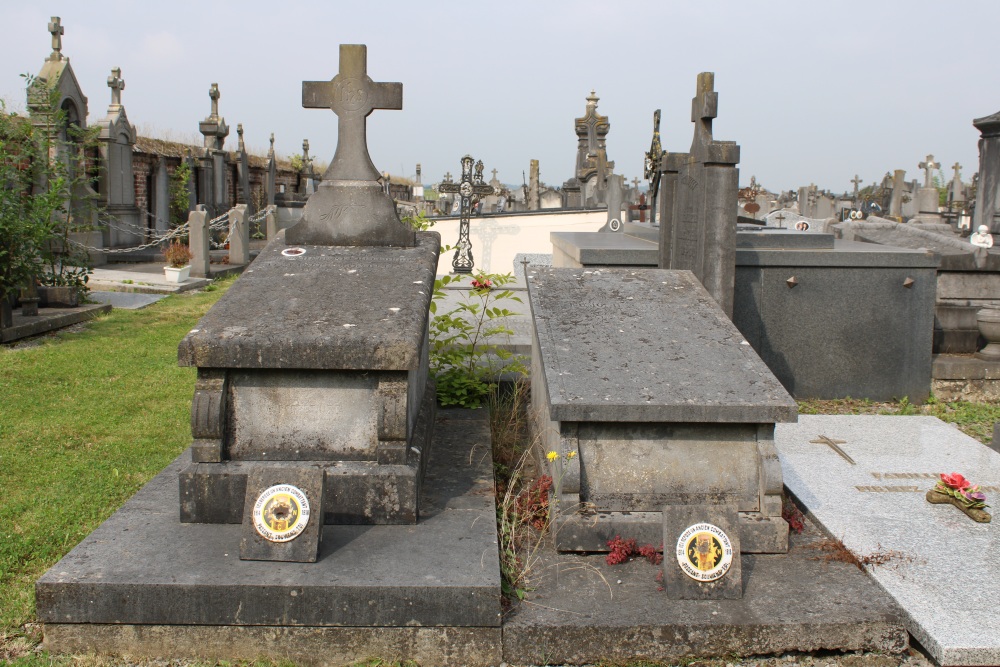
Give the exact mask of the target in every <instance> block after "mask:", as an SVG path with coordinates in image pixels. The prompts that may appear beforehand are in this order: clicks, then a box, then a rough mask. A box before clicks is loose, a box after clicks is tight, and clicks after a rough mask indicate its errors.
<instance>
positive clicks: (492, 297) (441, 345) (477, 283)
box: [430, 273, 527, 408]
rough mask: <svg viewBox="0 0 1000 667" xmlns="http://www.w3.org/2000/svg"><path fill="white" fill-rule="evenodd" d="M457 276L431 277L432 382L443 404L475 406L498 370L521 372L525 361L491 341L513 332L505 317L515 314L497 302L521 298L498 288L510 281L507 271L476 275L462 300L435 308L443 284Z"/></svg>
mask: <svg viewBox="0 0 1000 667" xmlns="http://www.w3.org/2000/svg"><path fill="white" fill-rule="evenodd" d="M458 280H460V277H459V276H449V275H446V276H442V277H441V278H438V279H437V280H435V281H434V297H433V299H432V301H431V313H432V314H433V318H432V319H431V323H430V366H431V374H432V375H433V376H434V380H435V382H436V383H437V397H438V402H439V403H440V404H441V406H442V407H450V406H458V407H463V408H478V407H480V406H482V404H483V401H484V400H485V399H486V398H487V396H488V395H489V393H490V391H491V390H492V389H494V388H495V387H496V382H497V381H496V378H497V376H498V375H499V373H500V371H501V370H504V371H507V372H512V373H521V374H524V373H526V372H527V366H526V364H525V363H524V359H523V358H522V357H520V356H516V355H514V354H513V353H512V352H510V351H509V350H506V349H504V348H503V347H501V346H500V345H497V344H496V343H493V342H491V341H492V340H495V339H496V337H506V336H511V335H513V333H514V331H513V330H512V329H510V327H508V326H507V324H506V322H505V318H508V317H513V316H516V315H517V313H515V312H513V311H511V310H508V309H507V308H503V307H501V306H498V305H496V304H497V302H504V301H516V302H518V303H521V299H520V297H518V296H516V295H515V294H514V292H513V291H512V290H509V289H503V287H504V286H505V285H508V284H510V283H512V282H514V277H513V276H512V275H511V274H509V273H508V274H503V275H501V274H480V275H478V276H477V277H476V278H475V279H473V281H472V284H471V286H470V289H468V290H465V291H463V298H462V300H460V301H459V302H458V304H457V305H456V306H455V307H454V308H452V309H451V310H449V311H448V312H446V313H438V312H437V302H438V301H440V300H442V299H444V297H445V292H444V288H445V287H446V286H447V285H449V284H451V283H454V282H456V281H458Z"/></svg>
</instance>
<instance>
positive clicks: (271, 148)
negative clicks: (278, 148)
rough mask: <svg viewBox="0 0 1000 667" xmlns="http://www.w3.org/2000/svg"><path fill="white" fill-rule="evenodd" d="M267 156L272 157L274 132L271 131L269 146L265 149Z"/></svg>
mask: <svg viewBox="0 0 1000 667" xmlns="http://www.w3.org/2000/svg"><path fill="white" fill-rule="evenodd" d="M267 157H269V158H272V157H274V132H272V133H271V147H270V148H268V149H267Z"/></svg>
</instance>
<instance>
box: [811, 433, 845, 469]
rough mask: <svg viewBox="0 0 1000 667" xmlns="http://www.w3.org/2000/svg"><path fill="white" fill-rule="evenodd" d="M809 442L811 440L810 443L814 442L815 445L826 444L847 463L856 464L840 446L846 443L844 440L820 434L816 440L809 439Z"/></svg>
mask: <svg viewBox="0 0 1000 667" xmlns="http://www.w3.org/2000/svg"><path fill="white" fill-rule="evenodd" d="M809 442H811V443H812V444H815V445H826V446H827V447H829V448H830V449H832V450H833V451H835V452H837V453H838V454H840V456H841V457H843V459H844V460H845V461H847V462H848V463H850V464H851V465H852V466H853V465H856V463H855V461H854V459H852V458H851V457H850V456H848V455H847V452H845V451H844V450H843V449H841V448H840V445H843V444H846V443H847V441H846V440H834V439H833V438H830V437H827V436H825V435H821V436H819V437H818V438H817V439H816V440H810V441H809Z"/></svg>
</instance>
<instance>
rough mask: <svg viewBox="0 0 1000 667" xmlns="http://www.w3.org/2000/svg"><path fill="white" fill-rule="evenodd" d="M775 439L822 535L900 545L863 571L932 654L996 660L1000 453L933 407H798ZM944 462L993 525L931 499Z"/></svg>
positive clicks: (944, 661) (858, 544)
mask: <svg viewBox="0 0 1000 667" xmlns="http://www.w3.org/2000/svg"><path fill="white" fill-rule="evenodd" d="M820 436H827V437H828V438H830V439H831V440H833V441H834V442H835V443H836V444H837V446H838V447H840V448H841V449H842V450H843V452H844V454H846V455H847V456H848V457H850V458H851V459H853V460H854V461H855V464H853V465H852V464H851V463H849V462H848V460H847V459H846V458H844V456H842V455H841V454H839V453H837V452H836V451H835V450H834V449H833V448H832V447H831V446H829V445H827V444H823V443H821V442H811V441H813V440H819V439H820ZM775 444H776V445H777V448H778V453H779V456H780V458H781V467H782V472H783V474H784V481H785V485H786V486H787V487H788V488H789V489H790V490H791V492H792V493H793V494H795V496H796V497H797V498H798V499H799V500H800V501H801V502H802V503H804V504H805V506H806V507H807V508H808V510H809V512H811V513H812V514H813V516H815V518H816V519H817V520H818V521H819V522H820V523H821V524H822V525H823V527H824V528H825V530H826V531H827V532H828V533H830V534H831V535H832V536H834V537H837V538H839V539H841V540H842V541H843V543H844V545H846V546H847V547H848V548H849V549H851V550H852V551H853V552H855V553H856V554H859V555H861V556H865V555H870V554H875V553H878V552H882V553H888V552H890V551H895V552H899V553H898V554H893V555H892V557H891V558H890V560H889V562H888V563H887V564H885V565H881V566H875V567H869V572H870V573H871V575H872V577H874V578H875V580H876V581H877V582H878V583H879V584H880V585H881V586H882V587H883V588H884V589H885V590H886V591H887V592H888V593H889V594H890V595H892V596H893V597H894V598H895V599H896V601H897V602H898V603H899V604H900V606H901V607H902V608H903V610H904V612H905V616H906V623H907V629H908V630H909V631H910V633H911V634H912V635H913V636H914V637H915V638H916V639H917V641H919V642H920V643H921V644H922V645H923V646H924V648H926V649H927V650H928V651H929V652H930V654H931V655H932V656H933V657H934V659H935V660H936V661H937V662H938V663H939V664H941V665H945V666H947V665H998V664H1000V605H998V604H997V600H1000V454H998V453H997V452H995V451H993V450H991V449H990V448H988V447H986V446H985V445H983V444H981V443H980V442H978V441H977V440H974V439H973V438H970V437H969V436H967V435H965V434H964V433H962V432H961V431H959V430H958V429H957V428H956V427H954V426H952V425H950V424H946V423H944V422H942V421H940V420H939V419H937V418H935V417H898V416H879V415H865V416H841V415H837V416H826V415H824V416H819V415H800V416H799V421H798V423H796V424H778V425H777V429H776V432H775ZM942 472H960V473H962V474H963V475H964V476H965V477H966V478H968V479H969V480H971V481H972V482H973V483H974V484H979V485H980V486H981V487H982V488H983V490H984V491H985V493H986V495H987V503H989V504H991V505H993V507H991V508H990V509H989V510H988V511H990V512H991V513H993V514H994V517H995V518H994V521H993V523H988V524H981V523H975V522H974V521H972V520H971V519H969V518H968V517H966V516H965V514H963V513H962V512H961V511H959V510H958V509H956V508H954V507H952V506H951V505H932V504H930V503H928V502H927V501H926V500H925V499H924V494H925V493H926V492H927V490H928V489H930V488H931V487H933V486H934V483H935V481H936V480H937V476H938V474H939V473H942Z"/></svg>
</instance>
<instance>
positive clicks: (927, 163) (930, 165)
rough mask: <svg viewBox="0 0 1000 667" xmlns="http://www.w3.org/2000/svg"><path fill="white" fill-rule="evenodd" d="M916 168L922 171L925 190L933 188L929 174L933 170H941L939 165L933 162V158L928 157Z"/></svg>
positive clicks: (931, 156)
mask: <svg viewBox="0 0 1000 667" xmlns="http://www.w3.org/2000/svg"><path fill="white" fill-rule="evenodd" d="M917 167H918V168H919V169H923V170H924V187H925V188H932V187H934V184H933V183H931V178H932V176H931V174H932V173H933V172H934V170H935V169H940V168H941V165H940V164H938V163H937V162H935V161H934V156H933V155H928V156H927V159H926V160H924V161H923V162H921V163H920V164H918V165H917Z"/></svg>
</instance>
